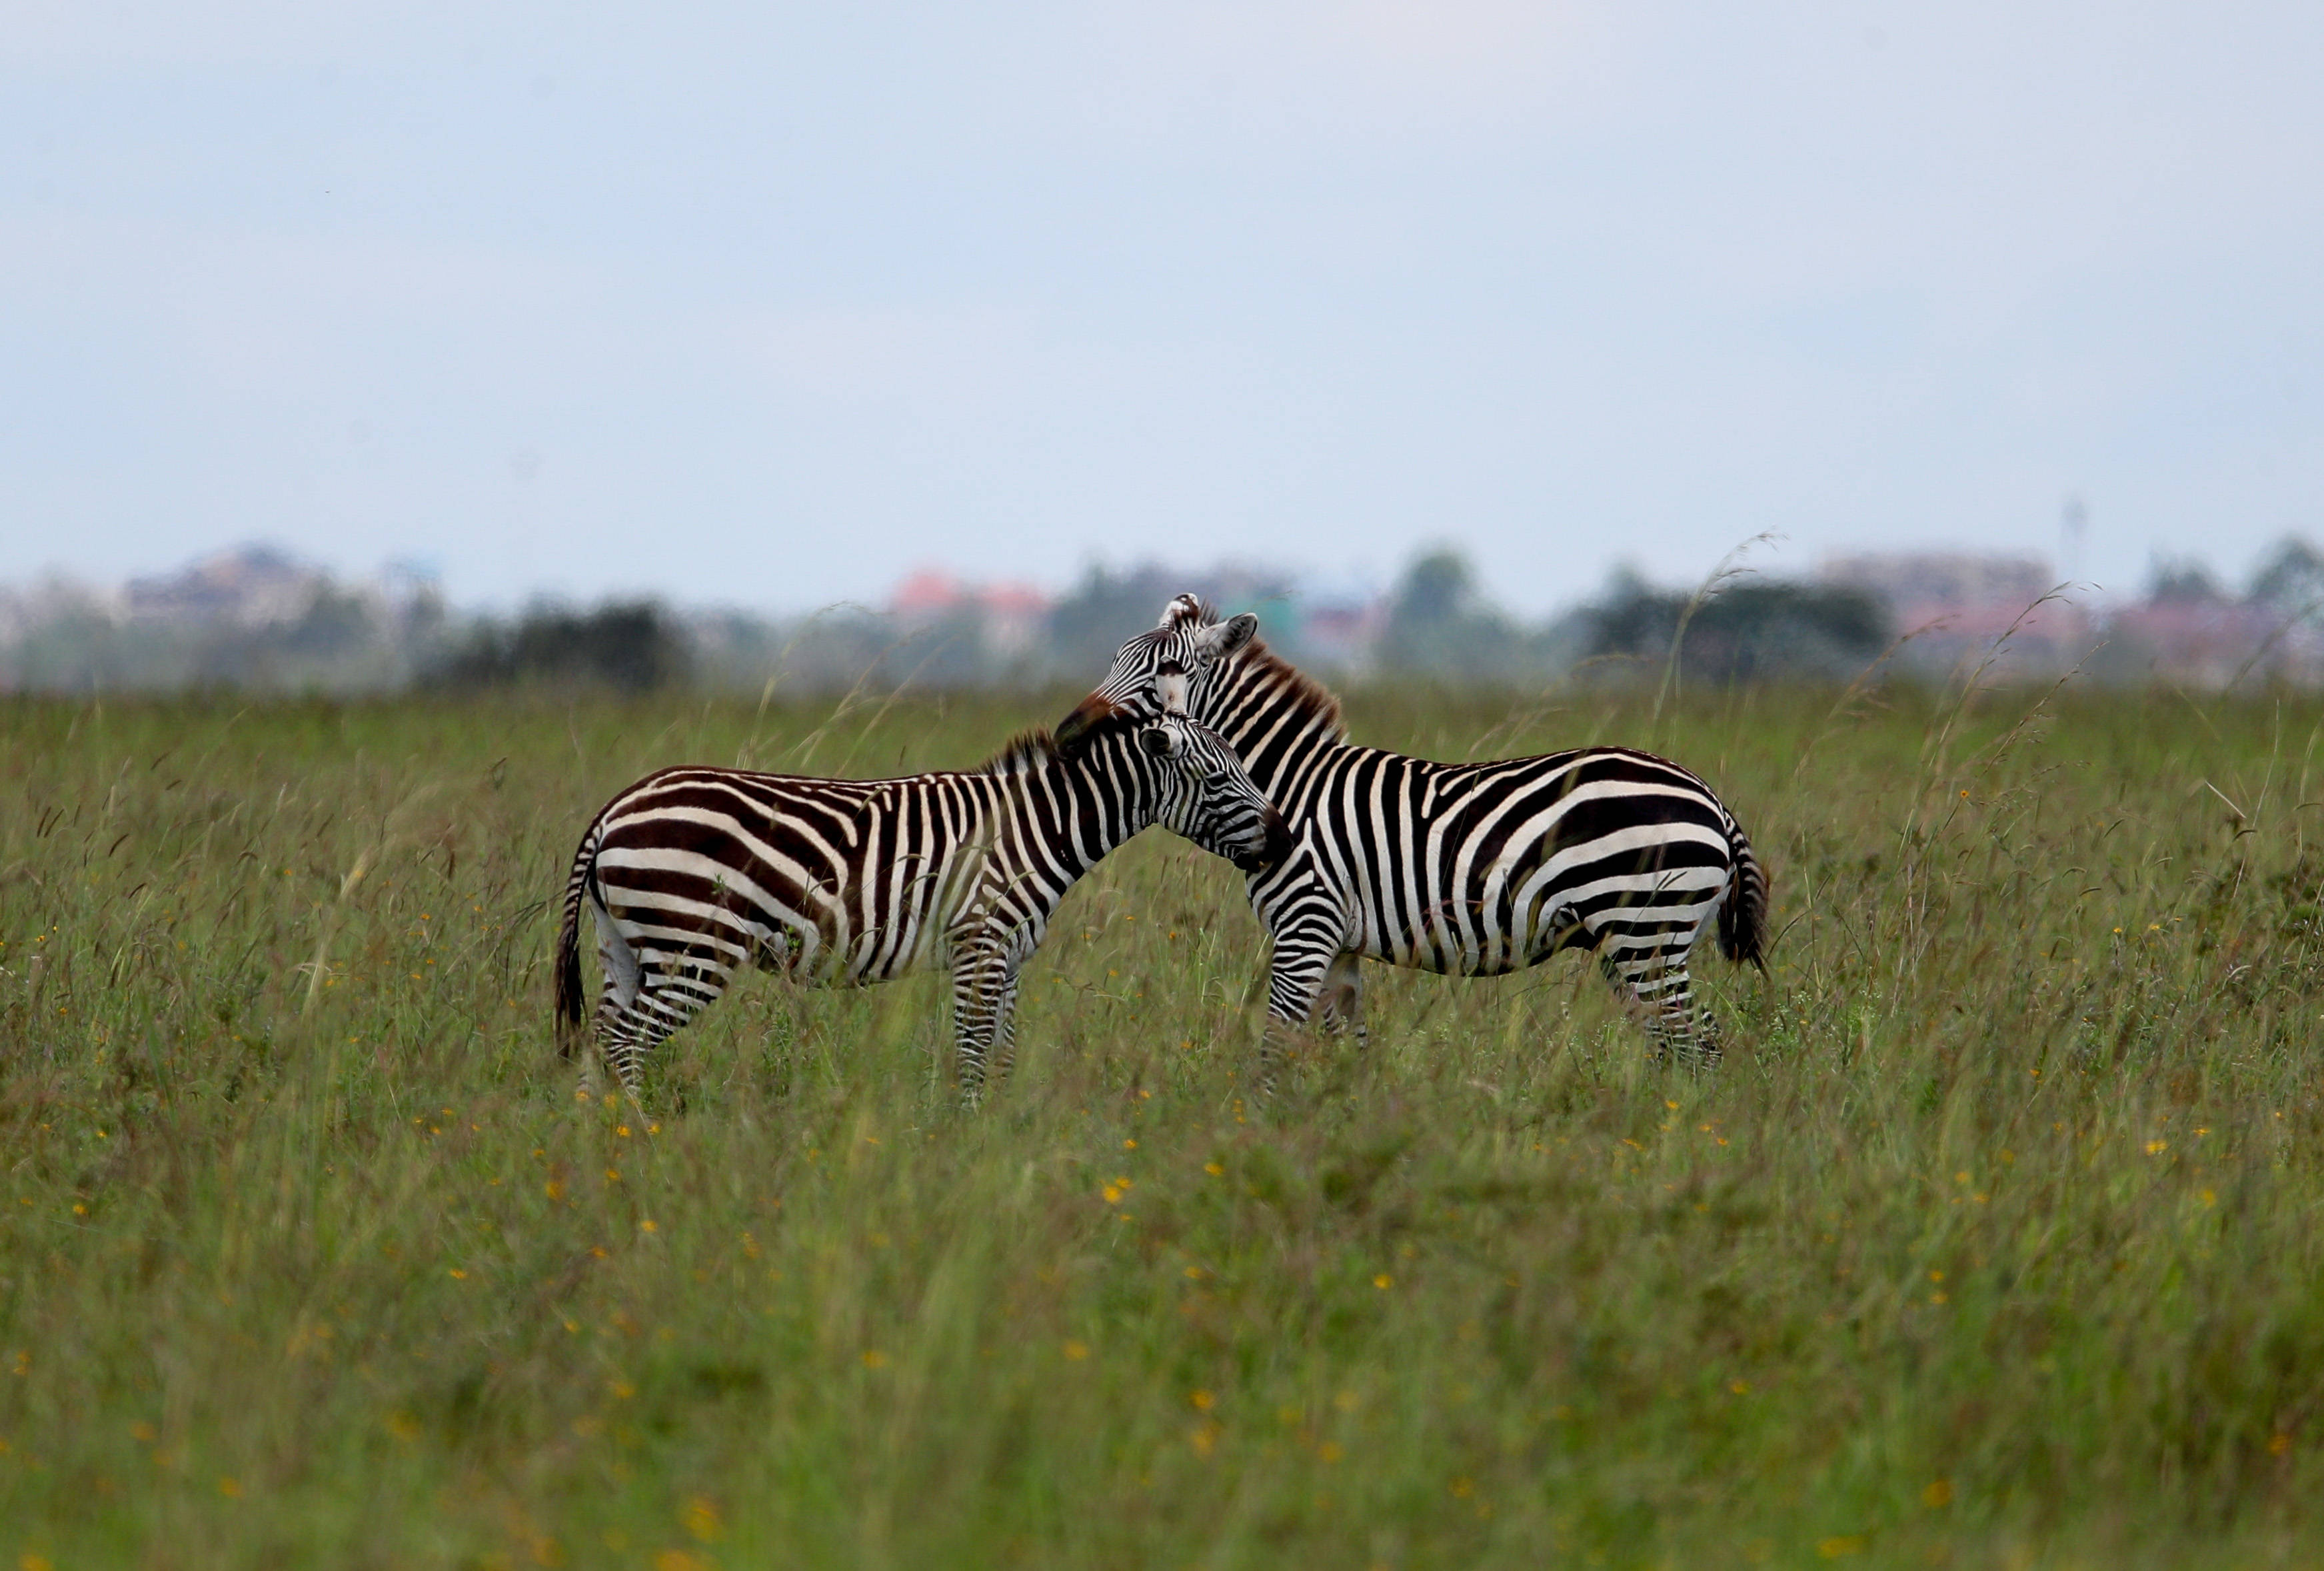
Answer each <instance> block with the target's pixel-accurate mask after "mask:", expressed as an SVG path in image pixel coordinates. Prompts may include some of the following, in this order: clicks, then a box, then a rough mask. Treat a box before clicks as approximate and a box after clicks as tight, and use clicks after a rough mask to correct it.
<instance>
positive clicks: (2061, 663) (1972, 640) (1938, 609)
mask: <svg viewBox="0 0 2324 1571" xmlns="http://www.w3.org/2000/svg"><path fill="white" fill-rule="evenodd" d="M1816 577H1817V578H1819V579H1821V581H1822V582H1824V583H1827V584H1832V585H1838V586H1842V587H1849V588H1855V589H1862V590H1864V591H1866V592H1867V593H1869V594H1872V595H1875V596H1878V597H1880V598H1881V599H1882V600H1884V601H1886V603H1887V605H1888V609H1889V612H1890V614H1891V615H1893V616H1894V617H1895V624H1896V630H1897V633H1898V634H1899V635H1900V636H1901V637H1902V638H1903V639H1904V646H1903V647H1902V649H1900V650H1899V652H1898V659H1899V661H1900V663H1903V664H1904V665H1907V666H1914V667H1918V668H1920V669H1922V670H1942V671H1950V670H1955V669H1958V668H1961V667H1964V666H1966V667H1969V668H1971V669H1974V668H1975V667H1976V666H1978V665H1980V664H1984V663H1986V662H1987V661H1991V662H1992V663H1991V668H1990V669H1992V670H1997V671H2006V672H2007V673H2008V674H2010V675H2015V676H2030V675H2034V674H2037V673H2040V672H2044V671H2063V670H2069V669H2070V668H2071V667H2072V666H2073V665H2074V664H2075V663H2076V662H2077V661H2080V659H2081V658H2082V657H2083V656H2084V655H2085V654H2086V653H2088V652H2089V649H2090V646H2091V645H2092V643H2093V642H2096V634H2095V629H2094V628H2093V626H2092V624H2091V619H2090V616H2089V613H2088V612H2087V611H2086V610H2085V609H2084V608H2083V607H2082V606H2081V605H2079V604H2077V603H2075V602H2074V601H2073V600H2071V599H2070V598H2068V597H2066V596H2064V595H2062V594H2061V596H2059V597H2058V598H2056V599H2048V598H2045V597H2046V596H2049V595H2050V594H2051V593H2052V591H2053V590H2056V589H2059V588H2060V587H2061V586H2060V585H2059V583H2058V580H2057V578H2056V577H2055V575H2054V573H2053V572H2052V568H2051V565H2050V562H2049V560H2048V559H2046V558H2044V557H2041V556H2038V555H2034V554H2032V553H2025V554H2008V553H1984V552H1973V551H1859V552H1854V553H1850V554H1846V555H1839V556H1831V557H1827V558H1825V559H1824V560H1823V563H1822V565H1821V568H1818V570H1817V573H1816Z"/></svg>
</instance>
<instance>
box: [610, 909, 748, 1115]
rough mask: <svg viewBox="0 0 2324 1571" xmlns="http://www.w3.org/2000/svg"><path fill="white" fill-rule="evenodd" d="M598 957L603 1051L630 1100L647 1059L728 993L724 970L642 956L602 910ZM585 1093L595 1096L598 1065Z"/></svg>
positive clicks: (709, 963)
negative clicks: (673, 1034)
mask: <svg viewBox="0 0 2324 1571" xmlns="http://www.w3.org/2000/svg"><path fill="white" fill-rule="evenodd" d="M597 957H598V960H599V961H600V963H601V964H602V965H603V966H604V992H603V993H602V994H601V995H600V996H599V997H598V1000H597V1019H596V1033H597V1047H598V1050H599V1052H600V1053H602V1054H603V1056H604V1060H605V1062H606V1063H607V1064H608V1065H610V1066H611V1067H612V1068H613V1073H614V1075H615V1076H616V1077H619V1078H620V1080H621V1083H622V1090H623V1091H624V1092H626V1093H628V1095H629V1097H630V1099H631V1100H632V1102H634V1101H636V1100H637V1099H638V1097H639V1095H640V1092H641V1089H642V1087H643V1084H644V1077H643V1071H642V1069H641V1065H642V1064H643V1063H644V1060H645V1056H646V1054H647V1053H649V1052H650V1051H652V1050H653V1049H655V1048H656V1047H659V1045H660V1044H661V1043H662V1042H663V1041H664V1040H667V1039H668V1038H669V1035H670V1033H671V1032H673V1031H675V1030H678V1028H679V1027H681V1026H683V1025H685V1024H686V1023H687V1021H690V1020H692V1019H693V1018H694V1017H695V1016H696V1015H697V1014H699V1013H701V1012H702V1011H703V1010H704V1009H705V1008H707V1007H708V1006H709V1005H710V1004H712V1003H715V1002H716V1001H717V998H718V995H719V994H720V993H724V992H725V991H726V982H727V971H726V968H725V967H724V966H721V965H720V964H718V963H717V962H716V961H715V960H712V959H709V958H706V957H705V956H696V955H684V954H669V953H665V952H661V951H658V950H650V949H649V950H646V951H644V952H642V953H641V952H640V951H639V950H638V949H637V947H635V946H634V945H632V943H631V941H630V938H629V936H628V935H627V934H625V933H623V932H622V930H621V925H620V923H618V922H617V921H615V920H614V919H613V918H612V917H610V916H609V915H607V914H606V913H605V912H604V911H603V910H599V911H598V913H597ZM582 1075H583V1079H582V1089H583V1090H584V1091H585V1092H586V1093H588V1094H589V1095H595V1078H596V1077H595V1066H594V1065H593V1066H589V1067H585V1068H584V1069H583V1071H582Z"/></svg>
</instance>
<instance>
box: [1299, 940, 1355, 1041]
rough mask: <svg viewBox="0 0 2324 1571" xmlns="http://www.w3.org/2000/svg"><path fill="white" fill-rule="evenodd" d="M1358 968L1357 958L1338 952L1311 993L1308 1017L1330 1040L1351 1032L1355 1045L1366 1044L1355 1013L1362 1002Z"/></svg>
mask: <svg viewBox="0 0 2324 1571" xmlns="http://www.w3.org/2000/svg"><path fill="white" fill-rule="evenodd" d="M1361 964H1362V960H1361V957H1360V956H1357V955H1356V954H1354V953H1353V952H1352V951H1348V950H1342V952H1341V953H1339V954H1337V955H1334V956H1332V964H1331V965H1330V966H1328V967H1326V968H1325V970H1324V972H1323V982H1322V984H1320V985H1319V986H1318V987H1317V988H1316V990H1315V1002H1314V1004H1313V1005H1311V1006H1310V1010H1309V1017H1308V1018H1309V1019H1310V1020H1312V1021H1314V1023H1315V1025H1317V1026H1318V1027H1320V1028H1322V1029H1323V1030H1326V1031H1329V1032H1330V1033H1331V1034H1333V1036H1339V1035H1341V1034H1342V1033H1343V1032H1346V1031H1349V1030H1353V1031H1354V1032H1355V1037H1356V1041H1357V1042H1358V1044H1359V1045H1361V1044H1363V1043H1365V1042H1367V1041H1368V1040H1369V1037H1368V1035H1367V1033H1366V1032H1365V1030H1364V1022H1363V1020H1362V1017H1361V1015H1360V1013H1359V1011H1360V1009H1361V1008H1362V1006H1363V1001H1364V978H1363V973H1362V971H1361V970H1360V966H1361Z"/></svg>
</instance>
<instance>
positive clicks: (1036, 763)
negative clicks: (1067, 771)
mask: <svg viewBox="0 0 2324 1571" xmlns="http://www.w3.org/2000/svg"><path fill="white" fill-rule="evenodd" d="M1059 756H1061V755H1060V754H1059V753H1058V752H1057V739H1056V737H1054V736H1052V735H1049V728H1048V727H1047V726H1046V725H1036V726H1034V727H1033V728H1032V729H1031V730H1029V731H1019V733H1017V735H1014V736H1011V737H1010V739H1009V740H1008V741H1007V742H1005V743H1003V744H1001V751H1000V752H998V753H994V754H993V755H992V756H991V758H988V759H986V760H985V761H984V762H982V763H980V764H978V765H977V766H976V772H977V773H979V774H992V775H1010V774H1030V773H1032V772H1034V771H1036V770H1038V769H1046V768H1047V767H1048V766H1049V765H1050V764H1052V763H1055V762H1056V761H1057V759H1058V758H1059Z"/></svg>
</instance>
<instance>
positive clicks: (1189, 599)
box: [1154, 593, 1203, 627]
mask: <svg viewBox="0 0 2324 1571" xmlns="http://www.w3.org/2000/svg"><path fill="white" fill-rule="evenodd" d="M1202 620H1203V602H1202V598H1201V596H1197V595H1194V594H1191V593H1190V594H1185V595H1181V596H1177V597H1176V599H1174V600H1172V601H1171V602H1170V604H1168V605H1165V606H1164V607H1162V620H1161V621H1159V622H1157V623H1156V624H1154V625H1155V626H1157V627H1183V626H1185V625H1186V624H1189V623H1200V622H1201V621H1202Z"/></svg>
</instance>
